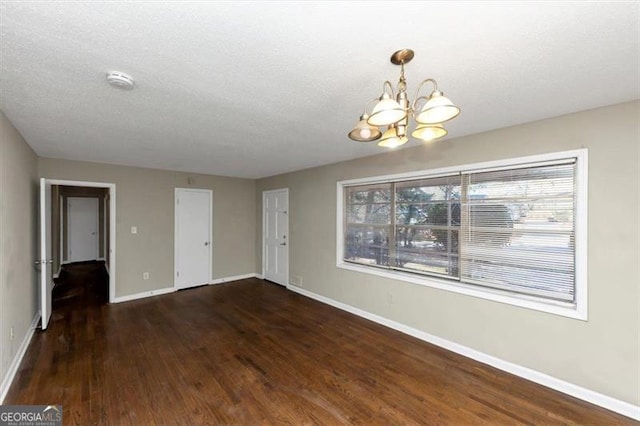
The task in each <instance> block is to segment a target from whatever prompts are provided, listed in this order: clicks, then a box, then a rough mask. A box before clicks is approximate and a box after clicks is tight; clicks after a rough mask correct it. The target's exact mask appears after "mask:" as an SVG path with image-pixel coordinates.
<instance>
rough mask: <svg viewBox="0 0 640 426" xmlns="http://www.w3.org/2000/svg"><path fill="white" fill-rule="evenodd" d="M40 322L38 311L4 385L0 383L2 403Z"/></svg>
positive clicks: (0, 400)
mask: <svg viewBox="0 0 640 426" xmlns="http://www.w3.org/2000/svg"><path fill="white" fill-rule="evenodd" d="M39 322H40V311H38V312H37V313H36V315H35V316H34V317H33V321H31V325H30V326H29V330H27V334H25V336H24V339H22V342H21V343H20V347H19V348H18V351H17V352H16V354H15V356H14V357H13V360H12V361H11V364H10V365H9V369H8V370H7V374H5V376H4V379H2V385H0V404H3V403H4V399H5V398H6V396H7V392H9V388H10V387H11V384H12V383H13V379H14V378H15V376H16V373H17V372H18V368H20V364H22V358H24V354H25V353H26V352H27V348H28V347H29V343H31V338H32V337H33V333H34V332H35V330H36V327H38V323H39Z"/></svg>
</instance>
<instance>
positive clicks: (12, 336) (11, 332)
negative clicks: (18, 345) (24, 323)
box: [10, 327, 15, 340]
mask: <svg viewBox="0 0 640 426" xmlns="http://www.w3.org/2000/svg"><path fill="white" fill-rule="evenodd" d="M10 334H11V340H13V338H14V337H15V334H14V333H13V327H11V330H10Z"/></svg>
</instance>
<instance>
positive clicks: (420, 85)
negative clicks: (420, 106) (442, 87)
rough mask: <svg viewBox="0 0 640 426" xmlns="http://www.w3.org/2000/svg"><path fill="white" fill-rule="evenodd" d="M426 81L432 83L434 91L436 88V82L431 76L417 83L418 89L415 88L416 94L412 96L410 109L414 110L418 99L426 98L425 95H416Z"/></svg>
mask: <svg viewBox="0 0 640 426" xmlns="http://www.w3.org/2000/svg"><path fill="white" fill-rule="evenodd" d="M427 83H432V84H433V90H434V91H436V90H438V83H437V82H436V81H435V80H434V79H433V78H428V79H426V80H423V81H422V83H420V84H419V85H418V90H416V95H415V96H414V97H413V104H411V109H412V110H414V111H415V109H416V104H417V103H418V99H428V98H427V97H425V96H420V97H418V95H419V94H420V89H422V88H423V87H424V85H425V84H427Z"/></svg>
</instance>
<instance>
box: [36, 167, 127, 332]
mask: <svg viewBox="0 0 640 426" xmlns="http://www.w3.org/2000/svg"><path fill="white" fill-rule="evenodd" d="M40 201H41V208H40V218H41V219H40V230H41V232H40V241H41V260H40V262H39V263H40V264H41V268H40V269H41V275H42V276H41V286H40V287H41V289H40V301H41V316H42V328H43V329H46V328H47V325H48V323H49V320H50V318H51V316H52V313H53V311H54V310H56V309H57V313H59V314H61V315H63V314H64V311H67V310H70V309H73V308H74V306H88V305H95V306H100V305H101V304H105V303H107V302H113V301H114V298H115V223H116V222H115V211H116V209H115V184H111V183H101V182H82V181H67V180H53V179H41V199H40ZM54 318H55V317H54Z"/></svg>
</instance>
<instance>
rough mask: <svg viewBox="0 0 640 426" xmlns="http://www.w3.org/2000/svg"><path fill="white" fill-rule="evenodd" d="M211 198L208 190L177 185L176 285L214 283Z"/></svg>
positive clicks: (189, 285) (190, 285) (186, 286)
mask: <svg viewBox="0 0 640 426" xmlns="http://www.w3.org/2000/svg"><path fill="white" fill-rule="evenodd" d="M211 199H212V194H211V191H210V190H208V189H182V188H176V222H175V227H176V229H175V234H176V243H175V244H176V246H175V268H176V277H175V278H176V280H175V287H176V288H178V289H182V288H189V287H195V286H199V285H203V284H209V283H210V282H211V240H212V238H211V211H212V210H211V209H212V205H211Z"/></svg>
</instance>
